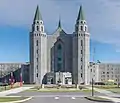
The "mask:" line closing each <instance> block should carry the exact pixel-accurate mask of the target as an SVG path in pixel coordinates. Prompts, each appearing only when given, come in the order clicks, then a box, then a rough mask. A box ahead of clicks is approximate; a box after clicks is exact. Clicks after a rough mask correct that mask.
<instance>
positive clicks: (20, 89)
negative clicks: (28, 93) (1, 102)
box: [0, 87, 32, 97]
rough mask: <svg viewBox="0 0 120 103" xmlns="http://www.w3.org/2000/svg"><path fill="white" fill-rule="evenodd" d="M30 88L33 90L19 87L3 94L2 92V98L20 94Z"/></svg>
mask: <svg viewBox="0 0 120 103" xmlns="http://www.w3.org/2000/svg"><path fill="white" fill-rule="evenodd" d="M30 88H32V87H19V88H14V89H10V90H6V91H2V92H0V97H1V96H6V95H10V94H14V93H19V92H22V91H25V90H28V89H30Z"/></svg>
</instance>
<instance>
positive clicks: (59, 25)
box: [58, 17, 61, 28]
mask: <svg viewBox="0 0 120 103" xmlns="http://www.w3.org/2000/svg"><path fill="white" fill-rule="evenodd" d="M58 28H61V19H60V17H59V23H58Z"/></svg>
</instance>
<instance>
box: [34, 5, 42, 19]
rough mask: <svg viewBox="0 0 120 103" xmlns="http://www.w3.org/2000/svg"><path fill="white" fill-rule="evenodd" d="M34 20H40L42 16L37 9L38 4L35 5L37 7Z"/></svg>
mask: <svg viewBox="0 0 120 103" xmlns="http://www.w3.org/2000/svg"><path fill="white" fill-rule="evenodd" d="M35 20H42V16H41V13H40V11H39V6H38V5H37V8H36V12H35V17H34V21H35Z"/></svg>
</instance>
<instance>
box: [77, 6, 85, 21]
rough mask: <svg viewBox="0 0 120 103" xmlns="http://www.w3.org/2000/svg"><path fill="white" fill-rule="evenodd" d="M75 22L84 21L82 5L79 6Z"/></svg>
mask: <svg viewBox="0 0 120 103" xmlns="http://www.w3.org/2000/svg"><path fill="white" fill-rule="evenodd" d="M77 20H85V18H84V13H83V10H82V5H81V6H80V9H79V14H78V18H77Z"/></svg>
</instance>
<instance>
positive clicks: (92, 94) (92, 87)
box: [92, 78, 94, 96]
mask: <svg viewBox="0 0 120 103" xmlns="http://www.w3.org/2000/svg"><path fill="white" fill-rule="evenodd" d="M92 96H94V86H93V78H92Z"/></svg>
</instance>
